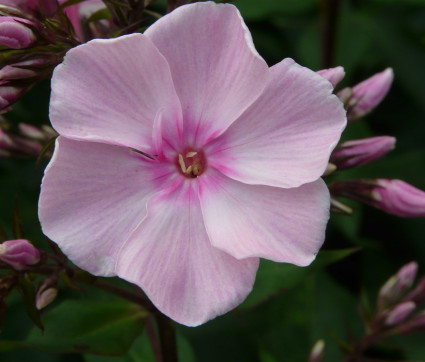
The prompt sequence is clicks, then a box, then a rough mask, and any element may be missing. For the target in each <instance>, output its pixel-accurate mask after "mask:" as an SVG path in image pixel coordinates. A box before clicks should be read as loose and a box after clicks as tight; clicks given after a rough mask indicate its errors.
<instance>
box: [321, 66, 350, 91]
mask: <svg viewBox="0 0 425 362" xmlns="http://www.w3.org/2000/svg"><path fill="white" fill-rule="evenodd" d="M317 74H319V75H321V76H322V77H323V78H326V79H327V80H328V81H329V82H331V84H332V86H333V87H334V88H335V86H336V85H337V84H338V83H339V82H341V80H343V79H344V77H345V71H344V68H343V67H335V68H329V69H322V70H319V71H317Z"/></svg>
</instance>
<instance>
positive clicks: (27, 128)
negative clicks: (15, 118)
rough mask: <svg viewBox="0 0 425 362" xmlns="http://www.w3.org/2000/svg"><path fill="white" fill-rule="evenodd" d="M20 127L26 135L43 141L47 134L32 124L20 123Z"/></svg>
mask: <svg viewBox="0 0 425 362" xmlns="http://www.w3.org/2000/svg"><path fill="white" fill-rule="evenodd" d="M18 128H19V131H20V132H21V134H22V135H24V136H25V137H28V138H31V139H34V140H41V141H42V140H44V139H45V134H44V133H43V132H42V131H41V130H40V129H39V128H37V127H35V126H33V125H31V124H27V123H19V125H18Z"/></svg>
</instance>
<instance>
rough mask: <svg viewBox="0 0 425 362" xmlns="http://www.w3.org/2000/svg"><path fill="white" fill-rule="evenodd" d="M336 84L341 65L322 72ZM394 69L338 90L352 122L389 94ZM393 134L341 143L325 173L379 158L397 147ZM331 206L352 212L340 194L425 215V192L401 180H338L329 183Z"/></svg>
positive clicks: (396, 211)
mask: <svg viewBox="0 0 425 362" xmlns="http://www.w3.org/2000/svg"><path fill="white" fill-rule="evenodd" d="M318 73H319V74H320V75H321V76H322V77H324V78H326V79H328V80H329V81H330V82H331V83H332V85H333V86H334V87H335V86H336V85H337V84H338V83H339V82H340V81H341V80H342V79H343V77H344V70H343V69H342V68H341V67H337V68H331V69H325V70H321V71H319V72H318ZM393 78H394V73H393V71H392V69H391V68H388V69H385V70H384V71H382V72H380V73H377V74H375V75H373V76H372V77H370V78H368V79H366V80H364V81H362V82H361V83H359V84H357V85H355V86H354V87H347V88H344V89H342V90H341V91H339V92H338V93H337V96H338V97H339V98H340V99H341V101H342V102H343V103H344V105H345V108H346V110H347V118H348V121H349V124H350V123H352V122H354V121H358V120H360V119H361V118H363V117H364V116H365V115H367V114H369V113H370V112H371V111H372V110H373V109H374V108H375V107H376V106H377V105H378V104H379V103H380V102H381V101H382V100H383V99H384V98H385V96H386V95H387V93H388V91H389V89H390V87H391V84H392V81H393ZM395 143H396V139H395V138H394V137H390V136H378V137H369V138H363V139H358V140H349V141H346V142H343V143H341V144H340V145H339V146H338V147H337V148H336V149H335V150H334V151H333V152H332V154H331V156H330V160H329V162H330V163H329V166H328V168H327V170H326V172H325V173H324V175H323V176H328V175H329V174H331V173H333V172H334V171H342V170H346V169H350V168H353V167H358V166H362V165H365V164H369V163H371V162H374V161H376V160H377V159H379V158H380V157H382V156H384V155H385V154H387V153H388V152H390V151H391V150H393V149H394V147H395ZM329 190H330V192H331V210H332V211H334V212H338V213H342V214H351V213H352V209H351V208H350V207H349V206H348V205H345V204H344V203H343V202H342V201H340V200H339V199H338V198H337V197H340V196H342V197H346V198H350V199H353V200H356V201H360V202H363V203H365V204H367V205H370V206H373V207H376V208H378V209H380V210H382V211H385V212H387V213H389V214H392V215H396V216H400V217H425V192H424V191H422V190H419V189H417V188H416V187H414V186H412V185H409V184H408V183H406V182H404V181H401V180H391V179H384V178H376V179H354V180H346V181H334V182H332V183H331V184H330V185H329Z"/></svg>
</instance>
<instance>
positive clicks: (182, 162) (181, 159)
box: [179, 155, 186, 173]
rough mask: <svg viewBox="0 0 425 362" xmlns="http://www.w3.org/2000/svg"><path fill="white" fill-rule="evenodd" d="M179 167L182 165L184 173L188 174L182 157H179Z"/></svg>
mask: <svg viewBox="0 0 425 362" xmlns="http://www.w3.org/2000/svg"><path fill="white" fill-rule="evenodd" d="M179 165H180V167H181V169H182V171H183V173H186V165H185V163H184V160H183V156H182V155H179Z"/></svg>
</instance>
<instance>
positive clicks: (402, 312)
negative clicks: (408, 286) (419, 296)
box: [384, 302, 416, 327]
mask: <svg viewBox="0 0 425 362" xmlns="http://www.w3.org/2000/svg"><path fill="white" fill-rule="evenodd" d="M415 309H416V304H415V303H413V302H402V303H400V304H398V305H396V306H395V307H394V308H393V309H392V310H391V311H390V312H389V313H388V315H387V317H386V318H385V321H384V323H385V325H386V326H388V327H392V326H396V325H397V324H400V323H402V322H404V321H405V320H406V319H407V317H408V316H409V315H410V314H411V313H412V312H413V311H414V310H415Z"/></svg>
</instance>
